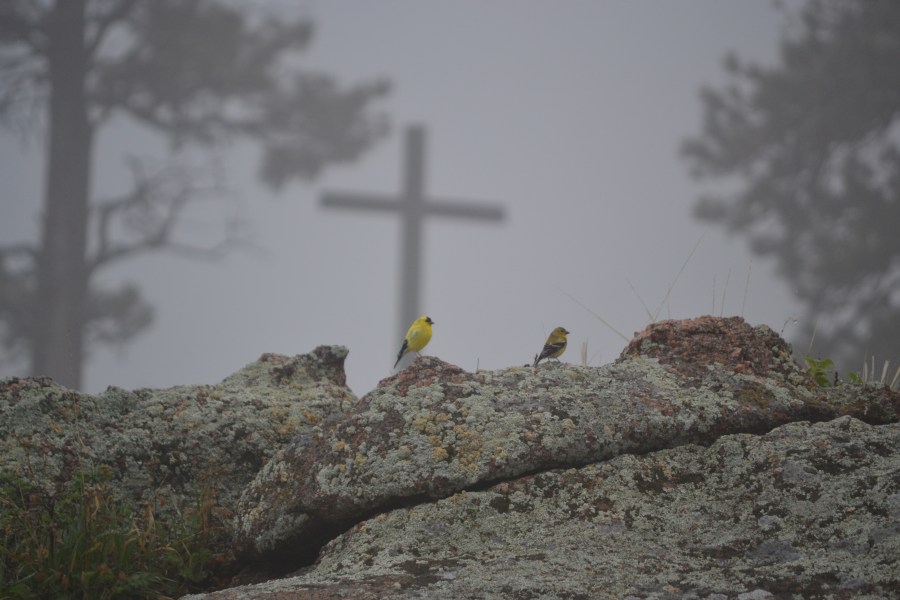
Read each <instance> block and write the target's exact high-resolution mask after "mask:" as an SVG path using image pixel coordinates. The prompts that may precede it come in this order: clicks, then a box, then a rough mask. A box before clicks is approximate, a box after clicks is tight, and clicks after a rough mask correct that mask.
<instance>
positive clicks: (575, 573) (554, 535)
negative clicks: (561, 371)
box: [191, 417, 900, 600]
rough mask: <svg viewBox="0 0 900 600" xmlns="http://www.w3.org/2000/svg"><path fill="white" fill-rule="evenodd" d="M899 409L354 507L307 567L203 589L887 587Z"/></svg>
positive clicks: (892, 557)
mask: <svg viewBox="0 0 900 600" xmlns="http://www.w3.org/2000/svg"><path fill="white" fill-rule="evenodd" d="M898 590H900V425H898V424H890V425H869V424H866V423H863V422H862V421H859V420H857V419H855V418H853V417H840V418H838V419H835V420H833V421H830V422H825V423H815V424H814V423H810V422H797V423H791V424H787V425H783V426H781V427H777V428H775V429H773V430H772V431H770V432H768V433H766V434H763V435H754V434H733V435H725V436H722V437H721V438H720V439H718V440H717V441H715V442H714V443H712V444H710V445H709V446H703V445H697V444H684V445H680V446H678V447H676V448H670V449H665V450H659V451H656V452H649V453H642V454H634V453H626V454H622V455H619V456H617V457H615V458H612V459H610V460H605V461H599V462H596V463H593V464H589V465H586V466H582V467H578V468H568V469H550V470H547V471H544V472H541V473H535V474H532V475H527V476H524V477H519V478H514V479H510V480H508V481H504V482H502V483H498V484H496V485H493V486H490V487H487V488H485V489H476V490H473V491H461V492H457V493H455V494H453V495H451V496H449V497H447V498H444V499H441V500H436V501H433V502H425V503H421V504H418V505H416V506H412V507H407V508H399V509H395V510H391V511H389V512H385V513H383V514H380V515H378V516H376V517H374V518H371V519H368V520H365V521H362V522H360V523H358V524H356V525H355V526H353V528H351V529H350V530H349V531H347V532H346V533H344V534H343V535H341V536H340V537H338V538H336V539H334V540H333V541H331V542H329V543H328V544H327V545H326V546H325V547H324V548H323V551H322V554H321V556H320V558H319V561H318V562H317V563H316V565H315V566H314V567H313V568H311V569H308V570H307V571H306V572H305V573H303V574H301V575H298V576H294V577H289V578H285V579H280V580H275V581H270V582H267V583H264V584H260V585H251V586H242V587H236V588H232V589H230V590H223V591H220V592H214V593H210V594H206V595H200V596H191V598H194V599H198V600H199V599H201V598H202V599H204V600H244V599H250V598H253V599H271V600H274V599H276V598H277V599H280V600H287V599H291V598H298V599H299V598H304V599H306V598H315V599H326V598H335V599H336V598H355V599H357V600H362V599H373V600H374V599H378V598H498V599H500V598H538V597H539V598H585V599H587V598H632V599H638V598H641V599H647V598H658V599H663V598H687V599H691V598H695V599H707V600H725V599H731V598H737V599H744V600H755V599H766V598H791V597H794V598H857V597H859V598H893V597H896V595H897V591H898Z"/></svg>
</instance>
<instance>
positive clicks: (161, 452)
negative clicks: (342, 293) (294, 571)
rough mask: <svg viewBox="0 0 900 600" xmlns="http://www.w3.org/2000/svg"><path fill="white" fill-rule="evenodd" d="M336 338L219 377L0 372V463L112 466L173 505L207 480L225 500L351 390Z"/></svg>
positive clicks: (19, 469)
mask: <svg viewBox="0 0 900 600" xmlns="http://www.w3.org/2000/svg"><path fill="white" fill-rule="evenodd" d="M346 356H347V349H346V348H343V347H340V346H331V347H326V346H322V347H319V348H316V349H315V350H314V351H313V352H311V353H310V354H304V355H299V356H295V357H293V358H291V357H286V356H279V355H274V354H265V355H263V356H262V357H261V358H260V359H259V360H258V361H256V362H254V363H251V364H249V365H247V366H246V367H245V368H243V369H241V370H240V371H238V372H237V373H234V374H233V375H231V376H230V377H228V378H226V379H225V380H224V381H222V382H221V383H219V384H217V385H198V386H178V387H173V388H169V389H162V390H149V389H144V390H137V391H134V392H129V391H126V390H123V389H118V388H110V389H108V390H107V391H106V392H104V393H102V394H97V395H94V394H81V393H78V392H75V391H72V390H68V389H65V388H63V387H60V386H59V385H57V384H55V383H54V382H52V381H51V380H49V379H46V378H28V379H21V378H12V379H6V380H3V381H0V471H3V472H7V473H16V474H19V475H21V476H25V477H28V478H30V479H32V480H34V481H35V482H36V483H39V484H42V485H44V486H46V487H48V489H52V488H53V487H54V486H55V485H57V484H60V483H64V482H66V481H67V480H68V479H69V478H70V477H71V475H72V473H73V472H75V471H85V470H89V469H94V468H98V467H101V466H104V465H105V466H108V467H110V468H111V469H112V471H113V474H114V477H113V481H114V482H115V485H113V492H114V493H119V494H122V496H123V498H128V499H130V500H133V501H138V502H143V501H146V500H148V499H151V497H152V496H154V495H155V496H158V497H162V498H164V499H165V504H164V506H165V507H177V506H179V504H180V502H181V500H182V499H183V498H185V497H196V495H197V492H198V490H199V488H200V486H209V485H211V486H212V487H213V489H214V491H215V492H216V495H217V499H218V502H219V503H220V505H221V506H223V507H224V508H227V509H230V510H233V509H234V506H235V504H236V500H237V497H238V495H239V493H240V491H241V490H242V489H243V487H244V486H245V485H246V484H247V482H248V481H250V479H251V478H253V477H254V476H255V475H256V473H257V472H258V471H259V469H260V468H261V467H262V465H264V464H265V463H266V462H267V461H268V460H269V459H270V458H271V457H272V456H273V455H274V453H275V451H276V449H278V448H279V447H281V446H282V445H284V444H286V443H287V442H288V440H290V439H291V438H292V437H293V436H295V435H297V434H298V433H299V432H303V431H304V430H307V429H309V428H311V427H312V426H313V425H316V424H318V423H320V422H321V421H323V420H325V419H327V418H330V417H333V416H335V415H337V414H339V413H341V412H343V411H344V410H346V409H347V408H349V407H350V406H352V405H353V404H354V403H355V401H356V398H355V397H354V396H353V394H352V393H351V392H350V390H349V389H348V388H347V387H346V378H345V375H344V367H343V365H344V358H345V357H346Z"/></svg>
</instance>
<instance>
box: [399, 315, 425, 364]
mask: <svg viewBox="0 0 900 600" xmlns="http://www.w3.org/2000/svg"><path fill="white" fill-rule="evenodd" d="M432 325H434V321H432V320H431V318H430V317H426V316H421V317H419V318H418V319H416V320H415V321H413V324H412V325H410V326H409V330H408V331H407V332H406V337H404V338H403V345H402V346H400V352H398V353H397V362H395V363H394V368H397V365H398V364H400V359H401V358H403V355H404V354H406V353H407V352H415V353H416V354H418V353H419V351H420V350H421V349H422V348H424V347H425V346H427V345H428V342H430V341H431V326H432Z"/></svg>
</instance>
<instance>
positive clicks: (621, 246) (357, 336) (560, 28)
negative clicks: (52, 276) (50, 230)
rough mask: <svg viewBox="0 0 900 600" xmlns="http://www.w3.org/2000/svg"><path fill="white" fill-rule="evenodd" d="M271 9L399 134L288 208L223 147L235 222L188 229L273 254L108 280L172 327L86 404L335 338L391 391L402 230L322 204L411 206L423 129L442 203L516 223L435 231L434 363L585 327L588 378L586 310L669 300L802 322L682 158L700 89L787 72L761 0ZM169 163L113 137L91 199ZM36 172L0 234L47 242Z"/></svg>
mask: <svg viewBox="0 0 900 600" xmlns="http://www.w3.org/2000/svg"><path fill="white" fill-rule="evenodd" d="M237 3H238V4H240V2H237ZM248 4H255V5H259V4H260V3H259V2H248ZM278 4H279V6H281V7H282V8H284V9H286V10H293V11H295V12H296V13H297V14H299V15H306V16H309V17H311V18H312V19H313V20H314V22H315V24H316V36H315V38H314V40H313V44H312V46H311V49H310V51H309V52H308V53H307V55H306V60H307V62H306V64H307V65H308V66H309V67H311V68H320V69H323V70H325V71H327V72H330V73H332V74H333V75H335V76H336V78H337V79H338V80H339V81H340V82H342V83H347V84H349V83H353V82H360V81H367V80H371V79H374V78H378V77H385V78H387V79H389V80H391V81H392V82H393V90H392V92H391V94H390V95H389V96H388V98H387V100H386V101H385V102H383V103H382V107H383V108H384V109H385V110H386V111H387V112H388V114H389V115H390V117H391V120H392V123H393V126H394V129H393V132H392V135H391V136H390V137H389V138H388V139H386V140H385V141H384V142H382V143H381V144H380V145H379V146H377V147H376V148H375V150H373V151H372V152H370V153H368V154H366V155H364V157H363V158H362V160H361V161H359V162H358V163H356V164H353V165H349V166H343V167H339V168H332V169H330V170H327V171H326V173H325V176H324V177H323V178H321V180H320V181H318V182H316V183H315V184H314V185H308V186H301V185H293V186H289V187H287V188H285V189H284V190H283V191H282V192H280V193H279V194H277V195H274V196H273V195H272V194H271V193H270V192H269V191H268V190H266V189H265V188H263V187H262V186H260V185H259V184H258V183H256V181H255V169H256V157H257V153H256V150H255V149H254V148H253V147H252V146H246V145H236V146H234V147H231V148H227V149H224V150H223V151H222V152H220V161H221V166H222V171H223V173H224V175H225V177H226V180H227V183H228V185H229V188H230V190H231V192H230V193H229V194H228V195H227V197H225V198H223V199H222V210H220V211H219V212H216V211H214V210H208V211H206V212H202V211H197V213H196V214H192V215H191V216H190V219H189V220H188V221H186V222H185V223H184V227H183V228H182V230H181V235H182V237H183V239H191V240H197V241H199V242H202V241H204V240H208V239H212V238H213V237H214V235H215V232H216V231H217V229H216V228H217V227H218V221H217V220H216V215H218V217H217V218H218V219H219V221H220V220H221V219H222V218H223V217H224V216H230V215H233V214H238V215H240V216H242V217H244V218H246V219H248V220H249V221H250V222H251V223H252V229H253V232H254V238H255V240H256V243H257V244H258V245H259V246H260V247H261V248H262V249H263V253H243V254H242V253H238V254H234V255H232V256H231V257H230V258H228V259H226V260H224V261H221V262H217V263H208V262H191V261H186V260H184V259H180V258H175V257H171V256H167V255H153V256H147V257H144V258H140V259H138V260H135V261H132V262H129V263H125V264H122V265H120V266H118V267H116V268H115V269H114V270H110V271H109V272H105V273H104V274H103V277H102V278H101V281H102V282H105V283H108V284H115V283H117V282H121V281H124V280H133V281H136V282H138V283H139V284H140V285H141V288H142V291H143V293H144V294H145V296H146V298H147V299H148V301H149V302H150V303H151V304H152V305H153V306H154V307H155V308H156V323H155V325H154V327H153V328H152V329H151V330H150V331H149V332H147V333H145V334H144V335H142V336H141V337H139V338H138V339H137V340H136V341H135V342H134V343H133V344H131V345H129V346H127V347H126V348H124V349H122V350H121V351H120V352H116V351H107V350H103V351H99V352H96V353H95V354H94V356H93V357H92V358H91V360H90V362H89V364H88V366H87V369H86V373H85V386H86V388H87V390H88V391H99V390H102V389H105V388H106V386H107V385H117V386H121V387H125V388H140V387H165V386H170V385H175V384H182V383H215V382H217V381H219V380H221V379H222V378H224V377H225V376H227V375H228V374H230V373H232V372H234V371H235V370H237V369H239V368H241V367H242V366H243V365H245V364H246V363H248V362H250V361H252V360H255V359H256V358H258V357H259V355H260V354H262V353H264V352H277V353H283V354H289V355H293V354H299V353H305V352H308V351H310V350H312V349H313V348H314V347H316V346H318V345H322V344H343V345H346V346H348V347H349V349H350V355H349V358H348V360H347V365H346V367H347V374H348V383H349V385H350V387H351V388H352V389H353V391H354V392H355V393H357V394H359V395H362V394H364V393H365V392H367V391H369V390H370V389H372V388H373V387H374V386H375V384H376V383H377V381H378V380H379V379H381V378H383V377H386V376H388V375H389V374H390V373H391V365H392V364H393V362H394V358H395V356H396V352H397V350H398V349H399V343H400V340H401V339H402V336H403V333H404V332H405V330H406V327H407V325H408V324H407V323H396V322H395V321H396V319H395V315H396V313H397V303H398V293H399V290H398V288H397V284H398V280H399V273H398V266H399V256H398V252H399V247H398V245H399V231H400V230H399V219H397V218H396V217H393V216H388V215H379V216H373V215H371V214H359V215H353V214H350V213H347V212H344V211H340V212H337V211H325V210H323V209H321V208H320V207H319V205H318V203H319V198H320V196H321V192H322V190H326V189H340V190H358V191H361V192H381V193H395V192H398V191H399V189H400V186H401V185H402V181H401V167H402V148H401V144H402V140H403V135H402V134H403V127H404V126H405V125H407V124H409V123H413V122H415V123H422V124H424V125H425V126H426V128H427V132H428V157H427V164H426V169H427V174H426V187H427V191H428V193H429V195H431V196H439V197H449V198H461V199H469V200H473V201H478V200H483V201H485V202H491V203H494V202H497V203H502V204H503V205H504V206H505V208H506V213H507V219H506V222H505V224H503V225H501V226H497V225H491V224H479V223H476V224H470V223H462V222H458V221H455V220H450V221H442V220H440V219H431V220H430V222H429V223H428V224H427V225H426V228H425V235H424V246H425V250H424V257H423V268H424V272H425V277H424V289H423V290H422V298H423V303H424V307H423V313H425V314H428V315H429V316H430V317H431V318H432V319H434V321H435V322H436V325H435V330H434V337H433V339H432V341H431V343H430V345H429V346H428V347H427V348H426V350H425V353H427V354H431V355H435V356H438V357H440V358H441V359H443V360H446V361H448V362H451V363H454V364H457V365H459V366H461V367H463V368H465V369H467V370H474V369H475V368H476V366H478V367H480V368H481V369H501V368H506V367H510V366H513V365H523V364H525V363H528V362H530V361H531V359H532V357H533V356H534V354H535V353H536V352H537V351H538V350H539V349H540V346H541V344H542V343H543V341H544V338H545V337H546V335H547V333H548V332H549V330H551V329H552V328H553V327H555V326H557V325H562V326H564V327H566V329H568V330H569V331H571V332H572V335H571V336H570V338H569V350H568V352H567V353H566V354H565V355H564V356H563V357H562V358H563V360H564V361H568V362H573V363H576V364H578V363H580V361H581V359H580V356H579V351H580V347H581V344H582V342H585V341H587V342H588V354H589V359H590V364H592V365H599V364H603V363H607V362H610V361H612V360H614V359H615V358H616V356H617V355H618V353H619V352H620V351H621V349H622V348H623V347H624V345H625V343H626V342H625V341H624V340H623V339H621V338H620V337H619V336H618V335H617V334H616V333H614V332H613V331H611V330H610V329H608V328H607V327H606V326H604V325H603V324H602V323H601V322H600V321H599V320H598V319H597V318H596V317H594V316H592V315H591V314H590V313H589V312H587V311H586V310H585V309H584V308H582V307H581V306H579V305H578V304H577V303H576V302H574V301H573V300H571V299H570V298H569V295H571V296H572V297H574V298H576V299H577V300H578V301H579V302H581V303H582V304H584V305H586V306H587V307H589V308H590V309H591V310H592V311H594V312H595V313H596V314H597V315H599V316H601V317H602V318H603V319H604V320H606V321H607V322H609V323H610V325H612V326H613V327H614V328H615V329H616V330H618V331H619V332H620V333H622V334H624V335H625V336H626V337H630V336H631V335H632V334H633V333H634V332H635V331H637V330H640V329H642V328H643V327H644V326H645V325H647V324H648V323H649V322H650V317H648V315H647V312H646V310H645V308H644V307H643V306H642V304H641V301H640V300H639V297H640V299H642V300H643V302H644V303H646V305H647V306H648V307H649V309H650V311H651V312H655V311H656V310H657V308H659V307H661V308H660V312H659V318H660V319H663V318H688V317H695V316H700V315H703V314H710V313H714V314H719V313H720V312H721V313H723V314H725V315H726V316H727V315H735V314H741V310H742V306H743V316H744V317H745V318H746V319H747V320H748V321H749V322H750V323H751V324H760V323H766V324H768V325H770V326H771V327H772V328H773V329H775V331H779V330H781V329H782V328H783V327H784V323H785V321H787V320H788V319H791V318H793V317H795V316H796V313H797V312H799V306H798V305H797V304H796V303H795V302H794V301H793V299H792V297H791V296H790V293H789V289H788V288H787V286H786V285H785V284H784V283H783V282H782V281H780V280H778V279H775V277H774V276H773V274H772V268H771V264H770V263H767V262H763V261H760V260H758V259H754V258H753V257H752V256H751V255H750V254H749V252H748V250H747V247H746V244H745V242H744V240H743V239H738V238H730V237H729V236H728V235H727V234H726V233H725V232H723V231H721V230H719V229H714V228H710V227H708V226H707V225H705V224H702V223H699V222H697V221H696V220H694V219H693V218H692V216H691V207H692V205H693V203H694V200H695V198H696V196H697V194H698V193H699V191H700V188H699V186H698V185H697V184H696V183H695V182H693V181H692V180H691V179H690V177H689V175H688V170H687V168H686V164H685V163H684V162H683V161H681V160H680V159H679V157H678V147H679V144H680V143H681V141H682V140H683V139H684V138H685V137H686V136H689V135H695V134H697V133H698V131H699V121H700V115H701V107H700V103H699V100H698V91H699V87H700V85H701V84H703V83H706V84H713V85H716V84H720V83H721V82H722V81H723V79H724V77H723V72H722V69H721V63H722V58H723V55H724V53H725V52H726V51H728V50H734V51H736V52H737V53H738V54H740V55H741V56H742V57H745V58H750V59H754V60H757V61H760V62H763V63H771V62H772V61H774V60H775V57H776V52H777V40H778V33H779V32H778V14H777V13H776V12H775V11H774V10H773V9H772V7H771V5H770V4H769V3H768V2H759V1H757V0H741V1H727V2H723V1H721V0H703V1H700V0H691V1H689V2H678V3H673V2H651V1H634V0H629V1H626V0H621V1H597V2H586V1H570V2H521V1H518V0H516V1H512V0H510V1H497V0H494V1H492V2H481V1H475V0H472V1H463V2H452V3H451V2H418V1H414V0H409V1H402V2H401V1H390V2H385V1H382V2H366V3H362V2H331V1H329V2H304V3H294V2H280V3H278ZM168 151H169V148H168V146H167V145H166V144H164V143H162V142H160V141H159V140H157V139H155V138H154V137H152V136H150V135H147V134H142V133H141V132H140V130H138V129H136V128H134V127H131V126H128V125H127V124H126V123H124V122H119V123H117V124H115V125H113V126H112V127H110V128H106V129H102V130H100V132H99V139H98V148H97V154H96V161H95V172H94V191H95V196H98V195H99V196H101V197H102V196H109V195H113V194H116V193H119V192H121V191H123V187H124V186H127V185H128V183H129V176H128V174H127V171H126V169H125V167H124V163H123V161H122V157H123V156H124V154H126V153H129V152H130V153H135V154H139V155H141V156H147V157H152V156H157V157H164V156H165V154H166V153H167V152H168ZM42 168H43V152H42V147H41V144H40V143H39V140H32V141H31V142H30V143H28V144H27V145H24V146H23V145H22V143H21V142H20V140H19V139H17V138H16V137H15V136H13V135H11V134H10V133H9V132H4V133H3V137H2V138H0V179H2V181H3V184H4V185H3V188H2V190H3V191H2V194H3V198H2V202H0V211H2V212H0V237H2V241H4V242H9V241H16V240H27V239H34V238H36V236H37V233H38V211H39V209H40V203H41V196H42V190H43V171H42ZM701 238H702V239H701ZM698 240H700V243H699V246H697V250H696V252H695V253H694V255H693V257H692V258H691V259H690V261H689V262H688V264H687V266H686V267H685V268H684V271H683V272H682V273H681V275H680V276H679V270H680V269H681V268H682V265H683V264H684V262H685V260H686V259H687V258H688V255H689V254H690V252H691V250H692V249H693V248H694V247H695V245H696V244H697V242H698ZM751 262H752V268H751ZM748 268H750V269H751V270H750V282H749V286H747V276H748ZM676 277H678V280H677V282H676V283H675V285H674V287H672V290H671V293H670V295H669V297H668V300H667V301H665V302H663V300H664V298H665V297H666V293H667V290H668V289H669V287H670V285H671V284H672V282H673V281H674V280H675V279H676ZM726 280H727V286H726ZM632 285H633V286H634V288H635V290H636V291H637V294H635V292H634V291H632V289H631V286H632ZM723 296H724V303H723ZM723 304H724V308H723ZM790 328H791V325H788V329H787V330H786V331H785V335H786V336H788V335H789V334H790ZM10 374H12V373H10V372H3V373H0V375H10Z"/></svg>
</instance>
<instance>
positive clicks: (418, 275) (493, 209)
mask: <svg viewBox="0 0 900 600" xmlns="http://www.w3.org/2000/svg"><path fill="white" fill-rule="evenodd" d="M402 181H403V189H402V190H401V192H400V197H399V198H397V197H391V196H387V195H383V194H370V193H356V192H337V191H331V192H329V191H326V192H324V193H323V195H322V203H321V204H322V206H323V207H324V208H336V209H344V210H360V211H369V212H391V213H400V217H401V218H402V224H401V241H400V293H399V296H400V298H399V301H398V302H397V304H398V306H399V318H400V325H399V327H400V329H399V330H398V331H400V332H401V333H400V335H402V334H403V333H405V332H406V328H407V327H408V326H409V324H410V323H412V322H413V320H415V319H416V318H417V317H418V316H419V315H420V314H421V312H420V311H421V306H420V304H419V302H420V300H419V298H420V292H421V281H422V255H423V245H422V230H423V227H424V220H425V217H426V216H440V217H452V218H456V219H467V220H477V221H489V222H495V223H497V222H502V221H503V219H504V218H505V214H504V210H503V207H502V206H499V205H496V204H476V203H473V202H469V201H465V200H444V199H432V200H429V199H427V198H426V194H425V128H424V127H423V126H421V125H411V126H410V127H408V128H407V130H406V137H405V140H404V161H403V174H402ZM431 316H434V315H431ZM435 320H436V321H440V320H441V319H440V317H438V318H436V319H435Z"/></svg>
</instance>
